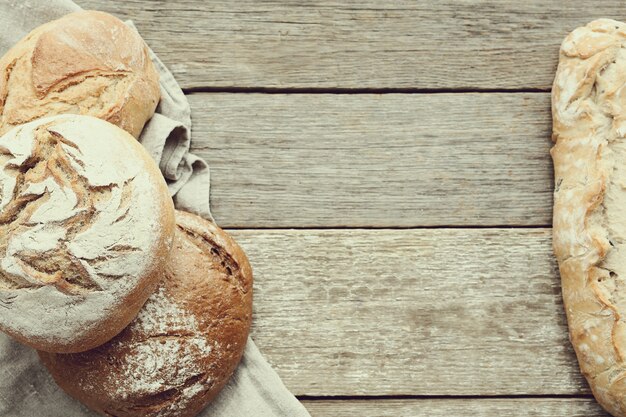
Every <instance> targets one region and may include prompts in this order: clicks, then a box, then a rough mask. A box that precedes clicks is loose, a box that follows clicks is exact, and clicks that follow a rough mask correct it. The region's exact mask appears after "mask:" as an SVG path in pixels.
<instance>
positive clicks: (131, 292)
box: [0, 115, 174, 352]
mask: <svg viewBox="0 0 626 417" xmlns="http://www.w3.org/2000/svg"><path fill="white" fill-rule="evenodd" d="M173 234H174V206H173V203H172V199H171V198H170V196H169V193H168V189H167V185H166V183H165V180H164V179H163V177H162V175H161V173H160V171H159V168H158V167H157V165H156V163H155V162H154V160H153V159H152V158H151V157H150V155H149V154H148V152H147V151H146V150H145V149H144V148H143V146H141V144H139V142H137V141H136V140H135V139H134V138H133V137H132V136H131V135H130V134H128V133H127V132H125V131H123V130H122V129H120V128H118V127H116V126H114V125H112V124H110V123H107V122H105V121H103V120H100V119H96V118H93V117H88V116H78V115H61V116H54V117H49V118H44V119H39V120H36V121H34V122H31V123H28V124H25V125H23V126H20V127H16V128H15V129H13V130H11V131H10V132H9V133H7V134H6V135H4V136H2V137H0V330H2V331H4V332H6V333H8V334H9V335H11V336H13V337H14V338H16V339H17V340H19V341H20V342H22V343H24V344H27V345H30V346H32V347H35V348H37V349H41V350H48V351H54V352H78V351H83V350H88V349H91V348H93V347H96V346H98V345H100V344H102V343H104V342H106V341H108V340H110V339H111V338H112V337H114V336H115V335H116V334H118V333H119V332H120V331H122V330H123V329H124V328H125V327H126V326H127V325H128V323H130V321H131V320H132V319H133V318H134V317H135V316H136V315H137V313H138V312H139V310H140V308H141V307H142V305H143V303H144V302H145V301H146V299H147V298H148V297H149V296H150V294H151V293H152V292H153V291H154V289H155V287H156V286H157V284H158V283H159V281H160V280H161V278H162V276H163V268H164V266H165V264H166V263H167V260H168V256H169V252H170V248H171V244H172V237H173Z"/></svg>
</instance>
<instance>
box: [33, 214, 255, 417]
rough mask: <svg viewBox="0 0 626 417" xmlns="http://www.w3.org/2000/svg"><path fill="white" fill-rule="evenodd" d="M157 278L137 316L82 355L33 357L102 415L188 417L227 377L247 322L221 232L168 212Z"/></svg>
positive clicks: (231, 247)
mask: <svg viewBox="0 0 626 417" xmlns="http://www.w3.org/2000/svg"><path fill="white" fill-rule="evenodd" d="M176 221H177V225H178V227H177V229H176V233H175V238H174V247H173V249H172V257H171V263H170V265H169V267H168V269H167V273H166V278H165V280H164V281H163V282H162V284H161V285H160V286H159V288H158V289H157V291H156V292H155V293H154V294H153V295H152V296H151V297H150V298H149V299H148V301H147V302H146V304H145V306H144V308H143V309H142V310H141V312H140V313H139V316H138V317H137V318H136V319H135V320H134V321H133V322H132V323H131V324H130V326H128V327H127V328H126V329H125V330H124V331H123V332H122V333H121V334H119V335H118V336H117V337H116V338H115V339H113V340H111V341H110V342H108V343H106V344H105V345H103V346H100V347H98V348H96V349H94V350H91V351H89V352H83V353H77V354H70V355H62V354H53V353H45V352H40V354H39V355H40V357H41V360H42V362H43V363H44V365H45V366H46V367H47V368H48V370H49V371H50V373H51V374H52V376H53V377H54V379H55V380H56V382H57V383H58V384H59V385H60V386H61V388H63V389H64V390H65V391H66V392H67V393H68V394H70V395H71V396H72V397H74V398H76V399H78V400H80V401H82V402H83V403H84V404H86V405H87V406H88V407H89V408H91V409H93V410H95V411H97V412H98V413H100V414H102V415H105V416H116V417H148V416H150V417H152V416H160V417H191V416H195V415H196V414H197V413H199V412H200V410H202V408H204V407H205V406H206V404H207V403H208V402H209V401H210V400H211V399H213V397H215V396H216V395H217V393H218V392H219V391H220V390H221V389H222V387H223V386H224V385H225V384H226V382H227V381H228V379H229V377H230V375H231V374H232V372H233V371H234V369H235V367H236V366H237V363H238V362H239V359H240V358H241V355H242V353H243V349H244V346H245V343H246V339H247V336H248V330H249V327H250V321H251V316H252V270H251V268H250V265H249V263H248V260H247V259H246V256H245V254H244V253H243V251H242V250H241V249H240V248H239V246H238V245H237V244H236V243H235V242H234V241H233V239H231V238H230V237H229V236H228V235H227V234H226V233H225V232H224V231H222V230H221V229H220V228H218V227H217V226H215V225H214V224H213V223H210V222H208V221H206V220H204V219H201V218H200V217H197V216H195V215H192V214H188V213H185V212H181V211H177V212H176Z"/></svg>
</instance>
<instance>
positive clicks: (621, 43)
mask: <svg viewBox="0 0 626 417" xmlns="http://www.w3.org/2000/svg"><path fill="white" fill-rule="evenodd" d="M625 87H626V25H625V24H624V23H621V22H616V21H613V20H605V19H603V20H597V21H594V22H591V23H589V24H588V25H587V26H585V27H582V28H578V29H576V30H575V31H573V32H572V33H571V34H570V35H569V36H567V38H566V39H565V41H564V42H563V44H562V46H561V52H560V60H559V66H558V69H557V74H556V79H555V80H554V86H553V89H552V113H553V119H554V127H553V140H554V141H555V142H556V144H555V145H554V147H553V148H552V151H551V153H552V158H553V159H554V171H555V183H556V185H555V193H554V252H555V254H556V257H557V260H558V262H559V267H560V271H561V280H562V291H563V300H564V304H565V310H566V313H567V320H568V324H569V330H570V338H571V341H572V344H573V345H574V349H575V351H576V354H577V356H578V361H579V364H580V368H581V370H582V373H583V374H584V375H585V377H586V378H587V381H588V382H589V385H590V386H591V389H592V390H593V393H594V395H595V397H596V399H597V400H598V402H599V403H600V404H601V405H602V406H603V407H604V408H605V409H606V410H608V411H609V412H611V413H612V414H613V415H615V416H626V362H625V359H626V322H625V321H624V318H625V317H626V215H625V214H624V209H625V208H626V88H625Z"/></svg>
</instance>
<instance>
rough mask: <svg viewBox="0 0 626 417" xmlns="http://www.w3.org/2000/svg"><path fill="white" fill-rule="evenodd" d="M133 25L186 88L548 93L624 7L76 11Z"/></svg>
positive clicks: (184, 0)
mask: <svg viewBox="0 0 626 417" xmlns="http://www.w3.org/2000/svg"><path fill="white" fill-rule="evenodd" d="M79 3H80V4H81V5H82V6H83V7H87V8H97V9H102V10H105V11H109V12H111V13H114V14H116V15H118V16H120V17H121V18H124V19H133V20H134V21H135V22H136V23H137V26H138V28H139V30H140V32H141V34H142V35H143V36H144V38H145V39H146V40H147V41H148V43H149V44H150V46H151V47H152V48H153V49H154V50H155V51H156V52H157V53H158V55H159V56H160V57H161V58H162V59H163V60H164V61H165V63H166V64H168V66H169V67H170V68H171V69H172V70H173V71H174V74H175V76H176V78H177V79H178V80H179V81H180V82H181V83H182V85H183V86H184V87H188V88H189V87H216V88H231V87H253V88H254V87H265V88H267V87H270V88H359V89H362V88H445V89H448V88H454V89H459V88H461V89H472V88H540V89H548V88H550V85H551V83H552V79H553V77H554V71H555V68H556V63H557V58H558V48H559V45H560V43H561V41H562V39H563V38H564V37H565V36H566V35H567V33H569V32H570V31H571V30H573V29H574V28H576V27H577V26H581V25H584V24H586V23H587V22H589V21H590V20H592V19H595V18H599V17H612V18H616V19H620V18H624V16H625V15H626V4H625V3H624V2H623V1H621V0H600V1H593V2H590V1H587V0H568V1H560V2H546V1H543V0H527V1H513V0H505V1H497V0H487V1H468V0H464V1H455V0H442V1H436V2H416V1H412V0H399V1H394V2H380V1H376V0H362V1H358V2H354V1H346V2H337V1H335V0H315V1H306V2H303V1H299V0H283V1H265V0H239V1H229V0H215V1H211V2H206V1H203V0H179V1H176V2H171V1H166V0H154V1H149V2H148V1H145V0H115V1H104V0H79Z"/></svg>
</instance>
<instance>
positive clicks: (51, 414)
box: [0, 0, 310, 417]
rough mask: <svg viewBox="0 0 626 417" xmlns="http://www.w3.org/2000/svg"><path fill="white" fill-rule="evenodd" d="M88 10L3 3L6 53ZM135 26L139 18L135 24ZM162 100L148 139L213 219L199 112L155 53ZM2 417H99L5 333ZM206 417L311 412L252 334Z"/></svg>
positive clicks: (184, 197) (185, 197)
mask: <svg viewBox="0 0 626 417" xmlns="http://www.w3.org/2000/svg"><path fill="white" fill-rule="evenodd" d="M77 10H80V7H79V6H78V5H76V4H75V3H73V2H72V1H71V0H47V1H45V2H44V1H30V0H10V1H2V2H0V28H1V29H0V55H2V54H4V53H5V52H6V51H7V50H8V49H9V48H11V46H13V45H14V44H15V43H16V42H17V41H19V40H20V39H21V38H22V37H24V36H25V35H26V34H27V33H28V32H30V31H31V30H32V29H34V28H35V27H37V26H39V25H41V24H43V23H46V22H48V21H50V20H54V19H57V18H59V17H61V16H63V15H65V14H67V13H71V12H73V11H77ZM128 24H129V25H131V26H132V22H128ZM151 56H152V59H153V61H154V63H155V65H156V67H157V70H158V71H159V72H160V75H161V94H162V99H161V103H160V104H159V107H158V108H157V114H155V116H154V117H153V118H152V119H151V120H150V121H149V122H148V124H147V125H146V127H145V129H144V131H143V132H142V135H141V138H140V141H141V143H142V144H143V146H145V147H146V149H147V150H148V151H149V152H150V154H151V155H152V157H153V158H154V159H155V160H156V161H157V162H158V164H159V167H160V169H161V172H162V173H163V176H164V177H165V179H166V180H167V182H168V186H169V189H170V193H171V195H172V196H173V198H174V201H175V203H176V207H177V208H179V209H183V210H187V211H191V212H195V213H197V214H200V215H202V216H205V217H207V218H211V212H210V209H209V168H208V165H207V164H206V162H205V161H204V160H202V159H201V158H198V157H197V156H196V155H193V154H191V153H190V152H189V147H190V144H191V111H190V108H189V103H188V101H187V99H186V97H185V95H184V94H183V92H182V90H181V89H180V86H179V85H178V83H177V82H176V80H175V79H174V77H173V76H172V74H171V73H170V72H169V71H168V69H167V68H166V67H165V65H163V63H162V62H161V61H160V60H159V59H158V58H157V57H156V55H154V53H152V55H151ZM0 416H2V417H68V416H72V417H93V416H95V413H93V412H91V411H89V410H88V409H87V408H85V407H84V406H82V405H81V404H80V403H79V402H78V401H75V400H73V399H72V398H70V397H69V396H67V395H66V394H65V393H64V392H63V391H61V390H60V389H59V388H58V387H57V386H56V384H55V383H54V381H53V380H52V377H51V376H50V375H49V374H48V372H47V370H46V369H45V368H44V367H43V366H42V365H41V364H40V363H39V360H38V357H37V354H36V352H35V351H34V350H32V349H30V348H28V347H25V346H22V345H20V344H19V343H17V342H15V341H13V340H12V339H11V338H9V337H8V336H6V335H4V334H2V333H0ZM200 416H201V417H310V415H309V413H308V412H307V411H306V410H305V408H304V407H303V406H302V405H301V404H300V403H299V402H298V400H297V399H296V398H295V397H294V396H293V395H292V394H291V393H290V392H289V391H288V390H287V388H286V387H285V386H284V384H283V383H282V381H281V380H280V378H279V377H278V375H277V374H276V372H274V370H272V368H271V367H270V365H269V364H268V363H267V361H266V360H265V359H264V358H263V356H262V355H261V353H260V352H259V350H258V349H257V347H256V346H255V344H254V342H253V341H252V339H249V340H248V344H247V346H246V350H245V353H244V357H243V359H242V361H241V364H240V365H239V367H238V369H237V371H236V372H235V375H233V378H232V379H231V381H230V382H229V383H228V385H227V386H226V387H225V389H224V390H223V391H222V392H221V393H220V395H219V396H218V397H217V398H216V400H215V401H214V402H213V403H212V404H211V405H209V407H207V409H205V410H204V411H203V412H202V413H201V414H200Z"/></svg>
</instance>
